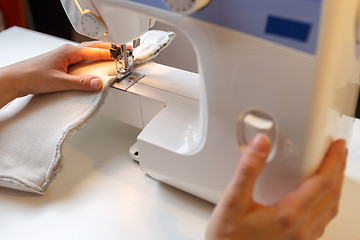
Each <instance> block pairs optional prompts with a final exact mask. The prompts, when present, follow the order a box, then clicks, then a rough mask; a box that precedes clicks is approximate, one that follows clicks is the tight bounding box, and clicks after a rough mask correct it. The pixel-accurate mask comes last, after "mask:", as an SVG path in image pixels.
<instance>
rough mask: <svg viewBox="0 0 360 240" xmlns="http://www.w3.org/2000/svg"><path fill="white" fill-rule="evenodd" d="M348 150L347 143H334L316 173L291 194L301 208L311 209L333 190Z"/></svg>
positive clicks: (342, 141)
mask: <svg viewBox="0 0 360 240" xmlns="http://www.w3.org/2000/svg"><path fill="white" fill-rule="evenodd" d="M346 156H347V150H346V148H345V141H344V140H338V141H336V142H334V143H333V144H332V145H331V146H330V148H329V151H328V153H327V155H326V157H325V159H324V160H323V162H322V164H321V165H320V167H319V169H318V171H316V173H315V174H314V175H313V176H311V177H309V178H308V179H306V180H305V181H304V182H303V183H302V184H301V185H300V187H299V188H298V189H297V190H296V191H295V192H293V193H292V194H290V197H293V198H294V199H297V202H298V204H299V206H300V207H301V208H306V209H309V208H311V207H313V206H314V205H315V204H317V203H318V202H319V201H321V199H322V198H323V197H324V196H325V195H326V194H327V193H328V192H329V191H331V189H332V187H333V186H332V185H333V183H334V181H335V180H334V179H337V178H338V176H339V174H340V173H341V172H342V171H343V168H344V166H345V160H346Z"/></svg>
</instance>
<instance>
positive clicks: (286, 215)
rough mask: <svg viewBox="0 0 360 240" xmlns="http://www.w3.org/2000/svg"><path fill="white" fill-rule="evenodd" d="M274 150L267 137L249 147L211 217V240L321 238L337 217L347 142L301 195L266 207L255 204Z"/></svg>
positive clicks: (329, 155)
mask: <svg viewBox="0 0 360 240" xmlns="http://www.w3.org/2000/svg"><path fill="white" fill-rule="evenodd" d="M269 150H270V143H269V140H268V138H267V137H266V136H264V135H258V136H256V137H255V138H254V139H253V140H252V141H251V142H250V144H249V146H248V147H247V148H246V150H245V153H244V154H243V156H242V158H241V160H240V163H239V166H238V168H237V170H236V173H235V175H234V177H233V179H232V181H231V182H230V184H229V185H228V187H227V188H226V190H225V192H224V195H223V197H222V199H221V200H220V202H219V203H218V204H217V206H216V208H215V210H214V212H213V214H212V217H211V219H210V223H209V225H208V228H207V232H206V239H207V240H210V239H211V240H212V239H241V240H262V239H266V240H271V239H274V240H281V239H284V240H285V239H286V240H288V239H299V240H300V239H301V240H302V239H317V238H318V237H320V236H321V235H322V234H323V232H324V230H325V227H326V225H327V224H328V223H329V222H330V221H331V219H333V218H334V216H335V215H336V214H337V211H338V205H339V199H340V193H341V186H342V182H343V177H344V169H345V159H346V156H347V149H346V147H345V141H343V140H338V141H336V142H334V143H333V144H332V145H331V146H330V148H329V150H328V153H327V155H326V156H325V158H324V160H323V162H322V164H321V166H320V167H319V169H318V170H317V171H316V173H315V174H314V175H312V176H311V177H309V178H308V179H306V180H305V181H304V182H303V183H302V184H301V185H300V186H299V187H298V189H297V190H295V191H294V192H292V193H291V194H289V195H288V196H286V197H284V198H283V199H281V200H280V201H279V202H277V203H276V204H274V205H271V206H264V205H261V204H259V203H256V202H255V201H254V200H253V198H252V194H253V188H254V184H255V181H256V179H257V177H258V176H259V174H260V172H261V170H262V168H263V167H264V165H265V163H266V158H267V155H268V153H269Z"/></svg>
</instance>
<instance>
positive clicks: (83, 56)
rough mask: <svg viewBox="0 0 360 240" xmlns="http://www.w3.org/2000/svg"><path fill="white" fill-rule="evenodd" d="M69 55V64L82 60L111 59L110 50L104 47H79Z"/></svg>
mask: <svg viewBox="0 0 360 240" xmlns="http://www.w3.org/2000/svg"><path fill="white" fill-rule="evenodd" d="M67 56H68V58H69V59H68V61H69V65H71V64H74V63H77V62H80V61H82V60H88V61H98V60H111V55H110V50H109V49H103V48H89V47H78V49H76V51H74V52H73V53H72V54H69V55H67Z"/></svg>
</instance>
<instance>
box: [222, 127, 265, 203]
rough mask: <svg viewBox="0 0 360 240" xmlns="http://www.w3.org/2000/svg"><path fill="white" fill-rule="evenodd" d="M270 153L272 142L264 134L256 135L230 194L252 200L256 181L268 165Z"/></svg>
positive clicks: (240, 165) (243, 157)
mask: <svg viewBox="0 0 360 240" xmlns="http://www.w3.org/2000/svg"><path fill="white" fill-rule="evenodd" d="M269 151H270V140H269V138H268V137H267V136H266V135H264V134H258V135H256V136H255V137H254V138H253V139H252V140H251V141H250V142H249V144H248V146H247V147H246V149H245V151H244V154H243V156H242V157H241V159H240V162H239V165H238V167H237V170H236V172H235V175H234V178H233V180H232V183H231V184H230V190H229V191H230V192H233V193H234V194H236V195H237V196H241V197H249V198H252V192H253V188H254V184H255V181H256V179H257V177H258V176H259V174H260V172H261V170H262V169H263V167H264V165H265V163H266V159H267V157H268V154H269Z"/></svg>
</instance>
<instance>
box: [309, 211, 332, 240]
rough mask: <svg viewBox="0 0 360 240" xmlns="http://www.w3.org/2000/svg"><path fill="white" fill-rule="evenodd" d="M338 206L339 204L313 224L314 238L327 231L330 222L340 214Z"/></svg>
mask: <svg viewBox="0 0 360 240" xmlns="http://www.w3.org/2000/svg"><path fill="white" fill-rule="evenodd" d="M338 208H339V206H338V205H336V206H334V207H333V208H332V209H330V210H329V211H327V212H326V214H325V215H324V216H322V218H321V219H320V220H319V221H317V222H315V223H313V224H312V225H311V226H312V227H313V229H314V231H312V232H313V239H317V238H319V237H320V236H321V235H323V233H324V232H325V229H326V227H327V226H328V225H329V223H330V222H331V221H332V220H333V219H334V218H335V217H336V216H337V214H338Z"/></svg>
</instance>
